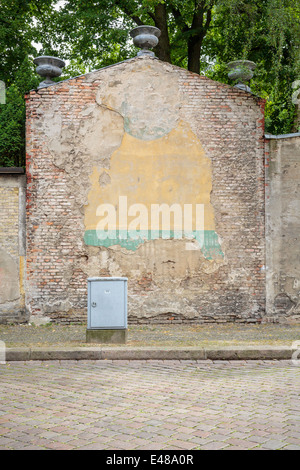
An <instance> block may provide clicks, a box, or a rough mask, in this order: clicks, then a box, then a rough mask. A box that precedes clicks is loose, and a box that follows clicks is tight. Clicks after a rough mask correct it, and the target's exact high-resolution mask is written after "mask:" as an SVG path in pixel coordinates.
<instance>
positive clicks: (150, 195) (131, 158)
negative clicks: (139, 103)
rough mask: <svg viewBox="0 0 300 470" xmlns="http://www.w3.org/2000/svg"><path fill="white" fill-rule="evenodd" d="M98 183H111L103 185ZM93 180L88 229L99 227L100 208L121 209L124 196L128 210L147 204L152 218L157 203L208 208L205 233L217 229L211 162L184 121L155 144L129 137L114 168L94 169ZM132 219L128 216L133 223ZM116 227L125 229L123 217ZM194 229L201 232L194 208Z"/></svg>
mask: <svg viewBox="0 0 300 470" xmlns="http://www.w3.org/2000/svg"><path fill="white" fill-rule="evenodd" d="M99 179H100V180H103V181H106V182H107V183H106V184H105V185H100V182H99ZM90 180H91V182H92V188H91V190H90V192H89V195H88V206H87V208H86V211H85V228H86V230H96V228H97V224H98V222H99V220H100V219H101V217H100V216H97V215H96V211H97V207H98V206H99V205H100V204H112V205H114V207H115V208H116V209H118V205H119V197H120V196H126V197H127V204H128V207H130V206H131V205H133V204H144V205H145V206H146V207H147V209H148V211H149V214H150V213H151V205H152V204H167V205H169V206H172V205H173V204H180V205H181V207H182V210H183V207H184V204H193V205H194V206H195V205H196V204H204V230H215V222H214V210H213V207H212V205H211V203H210V193H211V190H212V169H211V161H210V159H209V158H208V157H207V156H206V155H205V152H204V149H203V147H202V145H201V142H200V140H199V139H198V138H197V136H196V135H195V134H194V133H193V132H192V131H191V129H190V127H189V125H187V124H186V123H183V122H180V123H179V125H178V126H177V128H175V129H173V130H172V131H171V132H170V133H169V134H167V135H166V136H164V137H162V138H160V139H157V140H152V141H144V140H141V139H137V138H135V137H132V136H131V135H129V134H127V133H125V134H124V137H123V140H122V143H121V146H120V148H119V149H118V150H116V151H115V152H114V153H113V154H112V157H111V160H110V167H107V168H104V169H103V168H101V170H98V169H97V167H94V169H93V173H92V174H91V175H90ZM133 219H134V217H131V218H130V217H128V223H130V221H131V220H133ZM115 228H116V229H119V230H122V229H123V228H124V227H122V226H119V218H118V217H117V225H116V227H115ZM140 228H141V229H142V230H144V229H147V228H149V229H150V228H151V227H140ZM172 228H174V227H172V226H171V227H170V229H171V230H172ZM160 229H161V230H164V229H165V228H164V227H160ZM193 230H196V215H195V210H193Z"/></svg>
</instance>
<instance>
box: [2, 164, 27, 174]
mask: <svg viewBox="0 0 300 470" xmlns="http://www.w3.org/2000/svg"><path fill="white" fill-rule="evenodd" d="M24 173H25V170H24V168H22V167H16V166H8V167H4V166H1V167H0V174H8V175H15V174H18V175H23V174H24Z"/></svg>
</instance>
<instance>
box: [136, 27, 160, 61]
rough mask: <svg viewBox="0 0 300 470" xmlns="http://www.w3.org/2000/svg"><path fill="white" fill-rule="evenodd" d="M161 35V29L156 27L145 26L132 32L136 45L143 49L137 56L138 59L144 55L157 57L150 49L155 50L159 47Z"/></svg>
mask: <svg viewBox="0 0 300 470" xmlns="http://www.w3.org/2000/svg"><path fill="white" fill-rule="evenodd" d="M160 35H161V31H160V29H158V28H156V27H155V26H147V25H143V26H138V27H137V28H134V29H133V30H132V31H130V36H131V37H132V38H133V43H134V45H135V46H137V47H139V48H140V49H141V51H139V52H138V54H137V55H138V57H140V56H143V55H147V56H150V57H155V54H154V52H151V51H150V50H149V49H153V47H155V46H157V44H158V42H159V39H158V38H159V37H160Z"/></svg>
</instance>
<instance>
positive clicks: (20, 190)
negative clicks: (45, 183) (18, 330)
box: [0, 172, 27, 323]
mask: <svg viewBox="0 0 300 470" xmlns="http://www.w3.org/2000/svg"><path fill="white" fill-rule="evenodd" d="M25 184H26V178H25V176H24V175H19V174H8V173H3V174H2V173H1V172H0V214H1V217H0V323H13V322H24V321H26V320H27V316H26V314H25V294H24V260H25Z"/></svg>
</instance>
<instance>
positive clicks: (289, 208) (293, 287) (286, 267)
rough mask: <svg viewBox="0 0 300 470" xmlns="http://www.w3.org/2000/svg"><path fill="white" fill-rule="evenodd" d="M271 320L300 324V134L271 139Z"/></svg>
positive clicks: (268, 207)
mask: <svg viewBox="0 0 300 470" xmlns="http://www.w3.org/2000/svg"><path fill="white" fill-rule="evenodd" d="M266 161H267V173H266V183H267V191H266V213H267V215H266V246H267V250H266V253H267V263H266V265H267V276H266V277H267V308H266V310H267V318H268V319H269V321H276V322H277V321H280V322H295V321H298V322H299V320H300V237H299V233H300V219H299V214H300V183H299V182H300V134H298V135H297V134H295V135H293V136H278V137H275V136H270V137H269V138H268V139H267V152H266Z"/></svg>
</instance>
